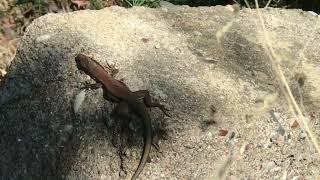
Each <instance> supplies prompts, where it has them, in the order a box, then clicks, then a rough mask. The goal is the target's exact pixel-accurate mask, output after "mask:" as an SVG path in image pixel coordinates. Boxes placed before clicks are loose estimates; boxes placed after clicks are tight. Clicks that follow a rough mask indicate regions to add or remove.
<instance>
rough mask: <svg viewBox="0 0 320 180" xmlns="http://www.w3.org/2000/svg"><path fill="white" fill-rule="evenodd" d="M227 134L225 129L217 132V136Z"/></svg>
mask: <svg viewBox="0 0 320 180" xmlns="http://www.w3.org/2000/svg"><path fill="white" fill-rule="evenodd" d="M227 134H228V130H226V129H220V130H219V136H226V135H227Z"/></svg>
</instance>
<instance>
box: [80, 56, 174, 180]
mask: <svg viewBox="0 0 320 180" xmlns="http://www.w3.org/2000/svg"><path fill="white" fill-rule="evenodd" d="M75 61H76V63H77V67H78V69H79V70H81V71H84V72H85V73H86V74H87V75H89V76H90V77H91V78H92V79H94V80H95V81H96V82H97V84H100V85H101V86H102V88H103V91H104V98H105V99H107V100H108V101H111V102H119V103H127V104H128V105H129V107H131V108H132V110H133V112H135V113H136V114H137V115H138V117H140V118H141V119H142V120H143V124H144V131H145V136H144V149H143V153H142V157H141V159H140V163H139V166H138V168H137V170H136V171H135V173H134V174H133V176H132V178H131V179H132V180H133V179H136V178H137V177H138V176H139V174H140V173H141V172H142V170H143V167H144V166H145V164H146V162H147V159H148V156H149V153H150V149H151V141H152V130H151V119H150V116H149V113H148V111H147V107H158V108H159V109H160V110H162V112H163V113H164V114H165V115H166V116H169V115H168V114H167V113H166V110H167V109H165V107H164V106H163V105H161V104H159V103H152V102H151V97H150V95H149V91H147V90H140V91H135V92H132V91H131V90H130V89H129V88H128V87H127V86H126V85H125V84H124V83H123V82H121V81H119V80H116V79H114V78H113V77H112V75H110V74H109V73H108V72H107V71H106V70H105V69H104V67H103V66H102V65H100V64H99V63H98V62H97V61H95V60H93V59H92V58H90V57H88V56H85V55H83V54H78V55H77V56H76V57H75ZM93 87H95V86H93ZM95 88H98V86H96V87H95ZM141 99H143V101H144V103H143V102H141Z"/></svg>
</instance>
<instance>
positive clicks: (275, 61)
mask: <svg viewBox="0 0 320 180" xmlns="http://www.w3.org/2000/svg"><path fill="white" fill-rule="evenodd" d="M255 3H256V9H257V11H256V12H257V16H258V19H259V23H260V25H261V28H262V31H263V37H264V41H263V45H264V48H265V50H266V52H267V54H268V58H269V60H270V62H271V64H272V67H273V70H274V73H275V75H276V77H277V80H278V84H279V87H280V90H281V92H282V94H284V95H285V98H286V100H287V103H288V105H289V107H290V111H291V112H292V114H293V116H294V117H296V119H297V120H298V122H299V124H302V126H301V127H302V128H303V130H304V131H305V132H307V134H308V137H309V138H310V140H311V143H312V144H313V146H314V147H315V149H316V151H317V152H318V153H320V147H319V143H318V140H317V139H316V137H315V136H314V133H313V132H312V130H311V129H310V126H309V124H308V121H309V119H308V118H307V117H305V116H304V115H303V113H302V110H301V108H300V107H299V105H298V103H297V101H296V100H295V98H294V97H293V95H292V91H291V89H290V87H289V84H288V81H287V80H286V78H285V76H284V73H283V70H282V68H281V64H280V63H281V62H283V61H282V59H281V57H280V56H278V55H277V54H276V53H275V51H274V49H273V47H272V45H271V44H272V43H271V40H270V38H269V34H268V32H267V30H266V27H265V23H264V20H263V17H262V14H261V11H260V10H259V4H258V1H257V0H255ZM251 12H252V11H251ZM306 46H307V44H306V45H305V47H306Z"/></svg>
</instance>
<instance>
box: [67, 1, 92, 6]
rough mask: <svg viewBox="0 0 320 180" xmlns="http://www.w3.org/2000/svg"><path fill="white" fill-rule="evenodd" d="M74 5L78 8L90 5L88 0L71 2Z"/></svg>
mask: <svg viewBox="0 0 320 180" xmlns="http://www.w3.org/2000/svg"><path fill="white" fill-rule="evenodd" d="M71 2H72V3H73V4H76V5H77V6H78V8H85V7H86V6H87V5H88V4H89V1H88V0H71Z"/></svg>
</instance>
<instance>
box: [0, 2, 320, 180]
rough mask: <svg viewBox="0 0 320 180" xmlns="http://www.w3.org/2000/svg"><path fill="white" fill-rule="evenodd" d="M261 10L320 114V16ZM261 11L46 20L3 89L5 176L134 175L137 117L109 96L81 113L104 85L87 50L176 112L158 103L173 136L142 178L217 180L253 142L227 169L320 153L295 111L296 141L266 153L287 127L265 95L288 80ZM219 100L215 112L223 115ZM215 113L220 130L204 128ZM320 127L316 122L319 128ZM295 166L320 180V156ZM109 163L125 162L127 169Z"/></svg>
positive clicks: (159, 118)
mask: <svg viewBox="0 0 320 180" xmlns="http://www.w3.org/2000/svg"><path fill="white" fill-rule="evenodd" d="M261 11H262V15H263V17H264V18H265V20H266V28H267V31H268V32H269V33H270V34H269V35H270V38H271V44H272V46H273V47H274V49H275V51H276V53H277V54H279V56H281V57H282V58H283V61H282V63H283V64H282V66H283V68H284V70H285V75H286V77H287V78H288V79H289V84H290V86H291V87H292V88H293V90H295V91H294V92H295V94H294V95H295V96H296V97H300V96H301V97H302V99H303V100H304V101H303V103H304V106H305V109H306V110H312V111H313V112H315V114H316V115H317V114H319V106H320V97H319V94H320V93H319V91H320V89H319V81H318V80H319V78H320V77H319V76H320V74H319V67H320V65H319V61H318V60H317V59H319V56H320V55H319V51H318V49H319V47H318V43H316V42H319V39H320V34H317V33H315V32H316V28H312V27H316V26H315V25H316V24H317V23H319V18H318V17H317V16H314V15H312V14H310V13H305V12H301V11H297V10H281V9H272V8H267V9H261ZM252 12H254V13H255V12H256V11H255V10H251V11H249V10H248V9H243V10H240V11H239V12H234V11H230V10H228V9H227V8H226V7H223V6H216V7H198V8H190V7H187V6H171V5H170V6H166V7H162V8H158V9H150V8H144V7H135V8H132V9H126V8H120V7H110V8H106V9H102V10H99V11H89V10H85V11H79V12H74V13H64V14H48V15H45V16H42V17H40V18H38V19H37V20H35V21H34V22H33V23H32V24H31V25H30V26H29V27H28V28H27V31H26V34H25V35H24V37H23V38H22V41H21V45H20V48H19V50H18V52H17V56H16V59H15V60H14V61H13V62H12V65H11V66H10V69H8V74H7V76H6V79H5V80H4V81H3V83H2V85H1V88H0V133H1V138H0V151H1V153H0V169H1V175H2V178H4V179H18V178H21V177H23V178H24V179H48V178H49V179H50V178H52V179H61V178H65V179H83V178H84V179H98V178H102V179H105V176H107V177H108V178H107V179H118V178H119V174H120V176H121V177H124V176H130V175H132V174H133V173H134V170H135V169H136V167H137V165H138V163H139V159H140V156H141V154H137V156H132V154H131V153H129V154H126V155H124V154H123V153H119V152H123V148H125V149H130V151H129V152H141V149H142V147H143V141H142V139H143V138H142V136H140V134H139V133H138V135H137V134H136V133H135V132H132V131H130V128H129V132H126V133H125V132H122V128H121V127H125V125H126V124H129V122H126V121H124V120H121V121H120V120H118V119H115V120H111V119H112V118H113V117H112V116H111V117H110V113H111V110H112V109H113V104H112V103H109V102H107V101H106V100H105V99H103V98H102V91H101V90H96V91H88V92H86V93H85V98H83V97H82V98H80V100H81V101H80V100H79V102H81V103H79V106H80V105H81V107H78V105H76V106H75V107H76V108H75V109H76V110H77V113H74V104H73V103H74V102H73V101H74V100H75V97H76V96H77V95H78V94H79V92H80V91H81V90H80V88H81V87H82V86H83V83H84V82H93V81H92V80H91V79H90V78H88V77H87V76H86V75H84V74H81V73H80V72H79V71H78V69H77V67H76V64H75V61H74V57H75V55H76V54H78V53H84V54H88V55H90V56H93V58H94V59H96V60H97V61H99V62H100V63H101V64H103V65H107V63H108V64H115V65H116V66H117V67H119V69H120V72H119V74H118V76H119V77H117V78H119V79H120V78H124V83H126V84H127V85H128V87H130V89H132V90H134V91H135V90H141V89H148V90H150V92H151V95H152V96H153V97H155V98H157V99H159V102H161V103H164V104H165V105H166V106H167V107H169V109H170V110H171V111H170V114H171V115H172V116H171V117H164V116H163V115H162V114H161V112H160V111H158V110H156V109H153V110H152V111H151V112H150V114H151V117H152V121H153V124H156V123H158V124H159V127H155V128H158V130H159V129H160V131H157V132H161V134H160V135H163V136H164V137H167V138H162V139H160V141H161V146H160V150H161V153H159V152H157V151H155V150H152V152H151V156H155V155H158V154H161V155H159V156H160V157H159V161H157V163H156V162H150V163H148V164H147V166H146V167H145V169H144V170H143V172H142V174H141V178H142V179H155V178H157V177H163V178H165V179H190V178H192V179H193V178H194V179H206V178H208V177H218V176H219V175H218V174H213V173H214V172H217V171H216V169H217V167H218V166H219V164H217V163H216V162H218V161H220V160H221V159H224V158H225V157H227V156H229V155H228V153H229V152H231V151H233V150H234V149H236V148H239V147H241V146H242V143H243V142H246V143H250V147H252V148H250V150H248V151H246V152H245V154H244V155H243V156H244V159H242V160H241V161H237V162H235V161H233V160H232V163H231V160H230V163H228V165H226V167H224V166H223V168H228V169H229V171H228V173H226V174H233V175H237V177H246V178H247V179H272V177H268V175H266V174H265V172H264V171H263V168H260V169H259V168H253V167H260V166H261V163H262V161H264V160H265V161H267V162H273V161H275V162H282V160H284V159H285V158H286V157H287V156H288V155H290V154H301V156H303V157H306V156H311V157H315V156H318V155H316V154H315V153H314V150H312V148H305V147H309V144H308V142H307V141H298V137H299V132H298V131H290V124H288V123H286V122H285V121H284V120H283V119H285V118H283V119H282V118H281V119H280V120H279V122H278V123H280V124H281V125H282V126H283V128H284V129H285V130H286V132H288V131H290V134H292V136H293V138H292V142H291V143H286V144H284V145H282V146H277V145H272V146H270V147H268V148H266V149H263V144H264V143H265V141H266V140H268V139H269V138H270V137H268V134H270V133H267V132H273V131H274V129H275V128H276V127H277V126H278V123H277V122H275V121H273V120H271V118H272V117H270V115H269V113H268V112H267V110H268V108H270V107H266V110H264V111H256V109H255V108H254V107H255V105H256V103H255V102H256V99H257V98H258V97H260V96H261V95H266V94H272V93H274V92H273V91H275V90H276V89H278V86H277V84H276V83H275V82H274V78H275V75H274V73H273V71H272V68H271V64H270V61H269V59H268V56H267V54H266V52H265V49H264V48H263V43H262V42H265V39H264V37H265V36H263V35H262V34H261V31H260V27H256V21H257V17H256V16H255V15H253V14H252ZM257 30H259V31H257ZM218 35H219V36H218ZM217 37H218V38H219V39H217ZM143 39H144V40H143ZM146 39H147V41H146ZM306 40H309V43H306ZM300 53H303V54H304V55H305V57H307V58H308V59H304V60H303V63H299V62H300V59H299V58H298V57H299V54H300ZM299 64H300V65H301V64H303V66H301V67H299V68H300V69H299V70H302V71H303V72H305V76H303V77H304V78H299V77H300V76H299V77H298V78H297V76H295V74H297V73H296V72H297V68H296V67H297V65H299ZM299 73H300V72H299ZM300 74H301V73H300ZM301 77H302V76H301ZM302 81H303V83H301V82H302ZM298 90H299V91H298ZM298 92H300V93H298ZM279 102H280V103H275V104H272V106H275V107H274V108H277V109H278V110H277V113H279V115H281V116H284V115H286V116H290V115H291V114H290V111H289V110H288V109H289V108H288V106H287V105H286V103H285V101H284V99H283V98H282V97H280V99H279ZM211 106H214V107H216V112H215V114H214V117H212V113H211V111H210V107H211ZM248 115H249V116H250V118H246V117H249V116H248ZM212 118H214V121H215V122H216V124H218V126H216V125H215V124H212V125H208V127H206V128H201V127H202V125H203V124H205V123H204V122H205V121H208V120H209V119H212ZM133 119H134V118H133ZM315 119H317V117H315ZM111 121H112V122H111ZM128 121H130V120H128ZM287 122H291V121H289V120H288V121H287ZM117 123H118V124H117ZM106 124H107V125H108V126H106ZM133 124H134V123H133ZM116 127H118V130H119V131H117V133H123V134H121V137H122V138H121V142H120V146H119V147H114V146H112V140H113V137H115V136H113V132H115V130H114V129H113V128H115V129H117V128H116ZM219 127H224V128H226V129H228V130H230V131H232V132H235V134H236V135H237V141H236V142H234V143H232V144H231V143H226V141H225V138H221V137H220V138H219V137H217V136H207V134H208V132H217V131H218V130H219V129H218V128H219ZM311 129H313V130H314V129H315V128H314V127H313V126H311ZM319 131H320V128H317V131H316V133H318V134H319V133H320V132H319ZM141 132H143V131H142V130H140V133H141ZM288 133H289V132H288ZM132 134H134V135H132ZM141 134H142V133H141ZM117 142H118V141H117ZM251 145H252V146H251ZM186 147H188V148H186ZM208 147H211V148H208ZM93 150H94V151H93ZM237 152H239V151H237ZM295 163H296V164H295V165H294V166H293V167H291V169H290V171H292V172H295V171H299V175H302V176H308V177H316V174H312V173H313V172H315V173H316V171H309V170H308V169H306V168H305V167H308V168H311V169H317V168H318V167H319V164H320V162H319V159H316V160H314V159H311V158H309V159H306V160H305V161H299V162H298V161H297V162H295ZM109 167H118V171H117V170H116V169H114V168H109ZM277 168H278V167H277ZM278 169H286V164H285V163H281V164H279V168H278ZM278 169H277V170H278ZM124 172H127V173H128V174H124ZM290 174H292V173H291V172H288V178H292V177H290ZM313 179H314V178H313Z"/></svg>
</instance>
